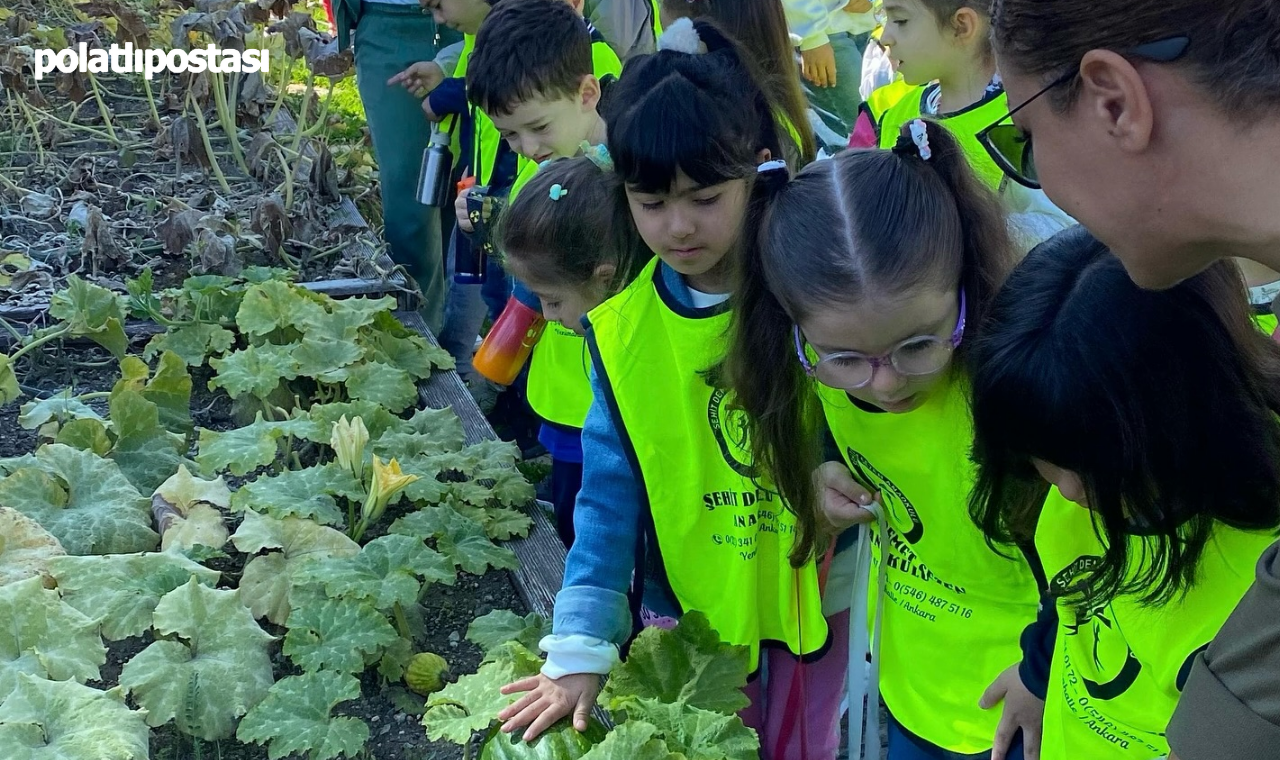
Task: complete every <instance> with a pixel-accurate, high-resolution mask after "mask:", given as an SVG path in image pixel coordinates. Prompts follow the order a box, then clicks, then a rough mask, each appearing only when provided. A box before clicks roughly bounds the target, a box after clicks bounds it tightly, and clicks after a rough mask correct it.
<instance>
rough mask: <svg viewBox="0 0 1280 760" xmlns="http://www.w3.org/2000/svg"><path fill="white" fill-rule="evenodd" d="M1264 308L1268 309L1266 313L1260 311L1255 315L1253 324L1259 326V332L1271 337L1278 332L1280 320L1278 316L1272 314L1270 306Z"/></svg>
mask: <svg viewBox="0 0 1280 760" xmlns="http://www.w3.org/2000/svg"><path fill="white" fill-rule="evenodd" d="M1264 308H1266V311H1265V312H1261V311H1258V312H1255V313H1254V315H1253V323H1254V324H1255V325H1257V326H1258V329H1259V330H1261V331H1262V332H1264V333H1266V334H1267V335H1271V334H1272V333H1274V332H1275V331H1276V326H1277V325H1280V320H1277V318H1276V315H1275V314H1272V313H1271V307H1270V306H1267V307H1264Z"/></svg>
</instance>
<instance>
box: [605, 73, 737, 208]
mask: <svg viewBox="0 0 1280 760" xmlns="http://www.w3.org/2000/svg"><path fill="white" fill-rule="evenodd" d="M682 85H683V86H682ZM619 106H620V107H623V108H625V109H626V110H625V111H624V112H623V117H622V118H619V119H616V120H615V121H614V123H613V129H612V130H611V132H610V135H609V149H610V150H611V151H612V153H613V157H614V164H615V166H616V167H617V171H618V174H619V176H620V177H621V178H622V180H623V181H624V182H625V183H626V185H627V187H629V188H631V189H633V190H636V191H638V192H642V193H665V192H668V191H670V190H671V188H672V187H674V186H675V183H676V177H677V174H678V173H679V172H684V174H685V175H686V176H688V177H689V179H691V180H693V181H694V182H695V183H697V185H698V186H700V187H710V186H712V185H719V184H721V183H723V182H728V181H730V180H734V179H742V178H743V177H746V176H749V175H750V173H751V171H752V170H753V169H754V160H753V159H754V156H751V155H743V156H737V155H733V152H743V153H747V152H749V146H747V147H746V148H742V147H741V146H743V144H744V143H745V142H746V140H745V139H744V135H745V133H747V132H748V131H749V130H748V128H746V126H745V125H735V124H732V123H729V120H728V119H727V118H726V115H725V114H723V113H720V112H719V110H718V109H716V108H715V107H714V104H712V103H709V102H706V99H705V98H704V97H703V96H702V94H701V93H700V92H698V91H697V90H696V89H695V88H694V87H692V86H691V85H690V84H689V83H688V82H687V81H685V80H683V79H679V78H675V77H672V78H669V79H668V80H667V81H666V82H663V83H660V84H659V85H658V86H657V87H655V88H654V89H652V90H650V91H649V93H648V94H646V95H645V96H644V98H643V99H642V100H641V101H640V102H639V103H637V104H635V105H634V106H631V107H630V108H626V107H625V106H622V105H621V104H619ZM730 146H732V148H741V149H740V150H738V151H733V150H732V148H731V147H730Z"/></svg>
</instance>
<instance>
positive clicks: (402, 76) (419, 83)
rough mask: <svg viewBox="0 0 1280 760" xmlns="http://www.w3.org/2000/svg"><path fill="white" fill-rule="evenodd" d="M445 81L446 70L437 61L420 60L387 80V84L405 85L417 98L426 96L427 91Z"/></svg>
mask: <svg viewBox="0 0 1280 760" xmlns="http://www.w3.org/2000/svg"><path fill="white" fill-rule="evenodd" d="M443 81H444V70H443V69H441V68H440V65H439V64H437V63H436V62H435V61H419V62H418V63H415V64H413V65H412V66H410V67H409V68H407V69H405V70H404V71H402V72H400V73H399V74H396V75H395V76H393V77H391V78H390V79H388V80H387V86H391V85H397V84H399V85H403V86H404V88H405V89H406V90H408V91H409V92H411V93H413V96H414V97H415V98H425V97H426V96H427V93H429V92H431V91H432V90H434V89H435V88H437V87H439V86H440V83H441V82H443Z"/></svg>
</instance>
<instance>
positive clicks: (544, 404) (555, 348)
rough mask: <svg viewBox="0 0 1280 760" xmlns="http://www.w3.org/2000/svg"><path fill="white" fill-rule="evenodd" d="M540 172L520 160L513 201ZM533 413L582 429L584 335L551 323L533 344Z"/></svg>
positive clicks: (587, 371)
mask: <svg viewBox="0 0 1280 760" xmlns="http://www.w3.org/2000/svg"><path fill="white" fill-rule="evenodd" d="M537 173H538V165H537V164H535V163H534V162H533V161H531V160H529V159H527V158H525V157H524V156H521V157H520V174H519V175H518V176H517V177H516V182H515V184H514V185H512V187H511V201H512V202H514V201H515V199H516V195H517V194H518V193H519V192H520V191H521V190H522V189H523V188H524V186H525V185H527V184H529V180H531V179H533V176H534V175H535V174H537ZM526 392H527V393H528V398H529V406H530V407H532V408H533V413H534V414H536V415H538V416H539V417H541V418H542V419H543V420H545V421H546V422H550V423H551V424H553V425H558V426H560V427H566V428H575V429H577V430H581V429H582V426H583V423H585V422H586V420H587V410H588V409H590V408H591V358H590V355H589V354H588V353H587V344H586V342H585V341H584V340H583V338H582V336H581V335H578V334H577V333H576V332H574V331H573V330H570V329H569V328H567V327H565V326H564V325H562V324H560V323H559V322H552V323H551V324H549V325H547V329H546V330H544V331H543V333H542V337H541V338H539V339H538V342H537V343H535V344H534V345H533V355H532V356H531V357H530V359H529V380H528V387H527V391H526Z"/></svg>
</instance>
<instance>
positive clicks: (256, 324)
mask: <svg viewBox="0 0 1280 760" xmlns="http://www.w3.org/2000/svg"><path fill="white" fill-rule="evenodd" d="M324 313H325V311H324V307H323V306H321V305H320V304H318V303H316V302H315V301H314V300H313V299H312V298H311V297H310V295H309V294H307V293H306V291H305V290H304V289H303V288H300V287H298V286H296V285H292V284H290V283H286V282H280V281H278V280H271V281H268V282H264V283H262V284H260V285H254V286H252V287H250V288H248V289H247V290H245V293H244V297H243V298H242V299H241V301H240V310H239V311H238V312H237V313H236V324H237V325H238V326H239V327H240V330H241V331H242V332H245V333H247V334H249V335H253V336H256V337H262V336H266V335H270V334H271V333H274V332H276V331H277V330H280V329H283V328H286V327H300V326H302V325H306V324H307V323H309V322H313V321H318V320H319V319H321V318H322V317H323V315H324Z"/></svg>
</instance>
